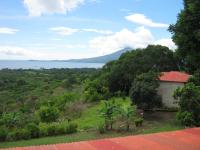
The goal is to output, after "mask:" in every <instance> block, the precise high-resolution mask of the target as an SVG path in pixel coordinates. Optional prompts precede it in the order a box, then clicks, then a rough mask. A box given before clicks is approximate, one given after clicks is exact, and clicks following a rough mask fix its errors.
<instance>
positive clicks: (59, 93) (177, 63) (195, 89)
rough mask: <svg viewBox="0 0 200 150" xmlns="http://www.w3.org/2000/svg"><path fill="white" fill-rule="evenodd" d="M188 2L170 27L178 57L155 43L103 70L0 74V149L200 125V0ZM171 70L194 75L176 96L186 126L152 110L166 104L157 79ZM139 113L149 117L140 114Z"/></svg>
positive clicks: (170, 116) (7, 71) (122, 56)
mask: <svg viewBox="0 0 200 150" xmlns="http://www.w3.org/2000/svg"><path fill="white" fill-rule="evenodd" d="M184 4H185V7H184V10H183V11H181V13H180V14H179V17H178V21H177V23H176V24H175V25H171V26H170V31H171V32H172V33H173V40H174V41H175V43H176V44H177V45H178V49H177V50H176V51H175V52H173V51H172V50H170V49H169V48H167V47H164V46H160V45H149V46H148V47H147V48H144V49H136V50H132V51H128V52H126V53H124V54H122V55H121V56H120V58H119V59H118V60H115V61H111V62H109V63H107V64H105V66H104V67H103V68H102V69H86V68H84V69H50V70H47V69H40V70H9V69H3V70H0V141H1V143H0V147H9V146H11V147H12V146H27V145H39V144H50V143H60V142H71V141H80V140H89V139H98V138H104V137H115V136H125V135H135V134H140V133H153V132H160V131H171V130H177V129H181V128H183V126H182V125H185V126H200V122H199V121H200V115H199V114H200V71H199V70H197V69H198V68H200V62H199V60H200V59H199V58H200V51H199V50H200V45H199V43H200V38H199V37H200V36H199V31H200V28H199V27H200V26H199V18H200V17H199V10H200V9H199V8H200V6H199V5H200V2H199V1H198V0H194V1H189V0H184ZM172 70H177V71H185V72H189V73H194V75H193V76H192V77H191V79H190V80H189V83H188V84H186V85H185V86H184V87H183V88H179V89H177V90H176V92H175V94H174V96H175V98H176V99H177V100H178V104H179V106H180V108H179V111H178V114H177V118H178V120H179V121H180V122H177V121H176V119H175V116H176V114H175V113H168V112H154V110H155V108H159V109H162V107H163V106H162V103H161V98H160V96H159V95H157V88H158V87H159V82H158V76H159V74H160V73H161V72H166V71H172ZM141 109H142V111H143V110H144V113H143V114H144V115H143V116H140V115H138V114H137V111H139V110H141ZM141 117H143V118H141ZM180 123H181V124H182V125H180ZM69 134H71V135H69ZM58 135H61V136H58ZM47 136H48V137H47ZM50 136H55V137H50ZM33 138H39V139H33ZM28 139H29V140H28ZM17 140H22V141H17ZM24 140H28V141H24ZM5 141H6V142H5ZM7 141H16V142H7Z"/></svg>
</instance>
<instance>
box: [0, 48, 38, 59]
mask: <svg viewBox="0 0 200 150" xmlns="http://www.w3.org/2000/svg"><path fill="white" fill-rule="evenodd" d="M0 54H4V55H7V56H26V57H28V58H35V57H40V56H42V54H41V53H36V52H33V51H30V50H27V49H25V48H22V47H17V46H0Z"/></svg>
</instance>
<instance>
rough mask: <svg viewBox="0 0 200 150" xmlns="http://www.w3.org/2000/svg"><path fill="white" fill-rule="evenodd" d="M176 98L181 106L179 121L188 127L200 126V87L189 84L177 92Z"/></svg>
mask: <svg viewBox="0 0 200 150" xmlns="http://www.w3.org/2000/svg"><path fill="white" fill-rule="evenodd" d="M174 98H175V99H176V100H177V101H178V104H179V106H180V107H179V111H178V116H177V117H178V120H180V121H181V123H182V124H183V125H186V126H191V125H196V126H200V86H196V85H195V84H194V83H188V84H186V85H185V86H184V87H183V88H178V89H177V90H176V91H175V93H174Z"/></svg>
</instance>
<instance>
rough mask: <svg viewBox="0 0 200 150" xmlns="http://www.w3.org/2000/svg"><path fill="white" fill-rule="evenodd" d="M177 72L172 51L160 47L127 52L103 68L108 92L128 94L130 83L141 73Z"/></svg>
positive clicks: (154, 46)
mask: <svg viewBox="0 0 200 150" xmlns="http://www.w3.org/2000/svg"><path fill="white" fill-rule="evenodd" d="M150 70H155V71H158V72H162V71H171V70H178V66H177V62H176V60H175V59H174V53H173V51H171V50H169V48H167V47H165V46H160V45H149V46H148V47H147V48H145V49H136V50H132V51H128V52H126V53H124V54H122V56H121V57H120V58H119V60H117V61H113V62H109V63H108V64H106V65H105V66H104V68H103V71H102V74H106V76H105V78H106V81H107V86H108V89H109V91H110V92H112V93H115V92H117V91H121V92H124V93H126V95H128V94H129V91H130V88H131V83H132V82H133V81H134V79H135V77H136V76H137V75H139V74H141V73H145V72H148V71H150Z"/></svg>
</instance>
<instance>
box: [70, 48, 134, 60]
mask: <svg viewBox="0 0 200 150" xmlns="http://www.w3.org/2000/svg"><path fill="white" fill-rule="evenodd" d="M130 50H131V48H124V49H122V50H119V51H117V52H114V53H112V54H108V55H104V56H99V57H93V58H83V59H70V60H66V61H68V62H83V63H107V62H109V61H112V60H117V59H118V58H119V57H120V56H121V55H122V54H123V53H125V52H127V51H130Z"/></svg>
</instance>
